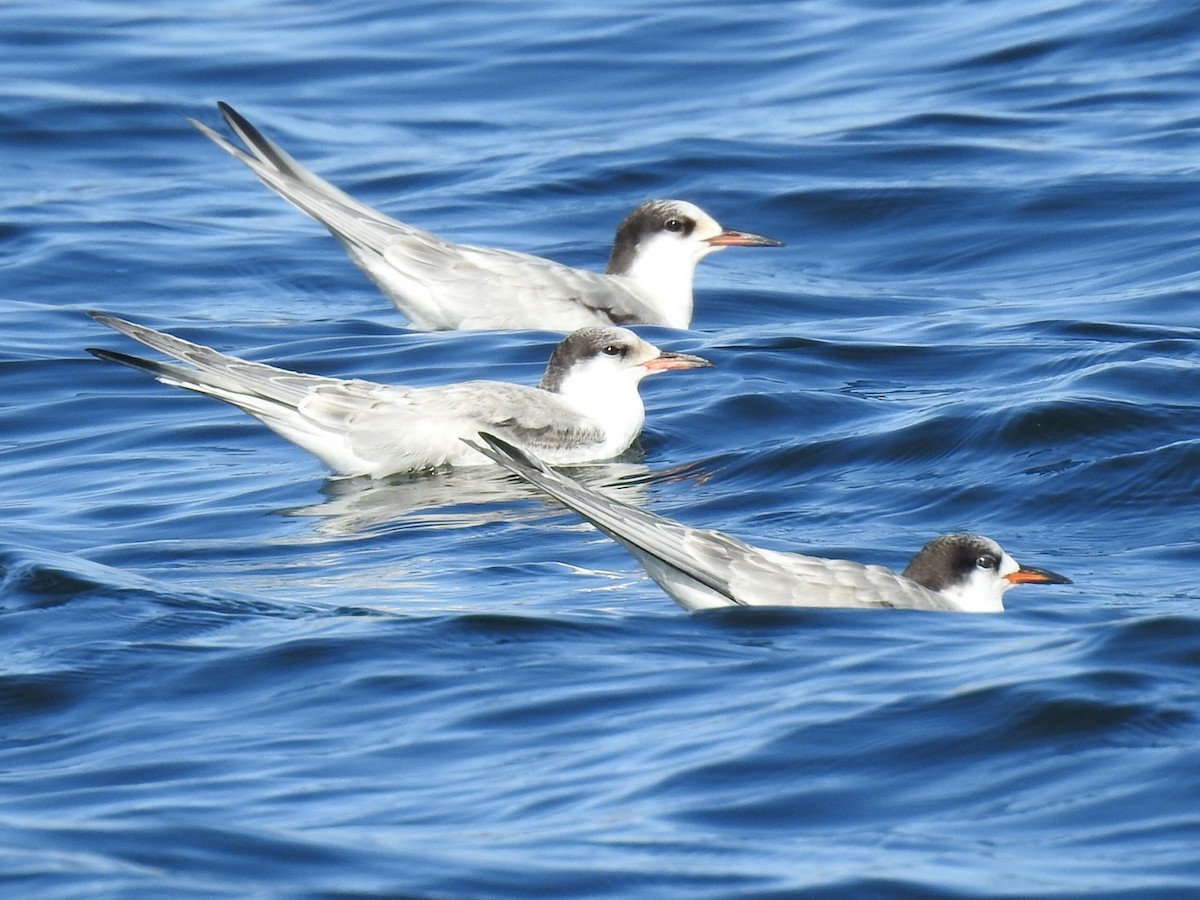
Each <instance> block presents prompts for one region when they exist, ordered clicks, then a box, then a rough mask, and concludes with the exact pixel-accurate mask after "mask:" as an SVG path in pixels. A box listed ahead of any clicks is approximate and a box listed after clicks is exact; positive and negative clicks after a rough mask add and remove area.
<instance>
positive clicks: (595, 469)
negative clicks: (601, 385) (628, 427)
mask: <svg viewBox="0 0 1200 900" xmlns="http://www.w3.org/2000/svg"><path fill="white" fill-rule="evenodd" d="M570 472H571V476H572V477H573V478H575V479H577V480H578V481H580V482H581V483H582V484H585V485H587V486H589V487H593V488H596V489H598V490H601V491H603V492H604V493H606V494H607V495H609V496H611V497H615V498H617V499H619V500H621V501H623V502H625V503H632V504H635V505H642V504H643V503H644V502H645V498H646V495H647V493H648V491H649V489H650V487H651V485H653V484H654V483H656V482H660V481H670V480H675V479H698V478H703V477H705V476H704V473H703V472H702V471H701V470H700V469H698V468H697V467H696V466H695V465H687V466H676V467H673V468H670V469H663V470H659V471H657V472H656V471H652V470H651V469H650V468H649V467H648V466H646V465H645V464H644V463H643V462H641V461H623V460H618V461H614V462H608V463H600V464H596V465H588V466H575V467H572V468H571V469H570ZM321 492H322V493H323V494H325V497H326V499H325V500H323V501H322V502H320V503H315V504H312V505H310V506H303V507H297V508H293V509H285V510H280V514H281V515H285V516H307V517H313V518H315V519H317V520H318V521H317V522H316V524H315V531H316V532H317V534H319V535H321V536H325V537H347V536H356V535H357V536H363V537H366V536H378V535H379V534H381V533H386V532H388V531H399V530H407V529H411V528H413V527H414V526H416V527H422V528H424V527H428V526H435V527H439V528H474V527H477V526H480V525H485V524H488V523H492V522H517V521H536V520H538V519H541V518H544V517H545V515H546V513H547V510H548V509H549V510H554V511H557V510H558V509H561V507H560V506H559V505H558V504H557V503H555V502H554V501H552V500H547V499H546V498H545V497H544V496H543V495H542V494H540V493H538V492H537V491H535V490H534V489H533V488H531V487H530V486H529V485H527V484H525V483H524V482H523V481H520V480H519V479H517V478H516V477H515V476H512V475H509V474H507V473H505V472H502V471H500V470H498V469H496V468H494V467H491V466H488V467H477V468H460V469H450V470H446V471H438V472H428V473H421V474H408V475H396V476H392V477H391V478H388V479H384V480H373V479H368V478H344V479H337V480H333V481H330V482H328V483H327V484H326V485H325V486H324V487H323V488H322V491H321Z"/></svg>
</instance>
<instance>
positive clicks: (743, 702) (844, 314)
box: [0, 0, 1200, 900]
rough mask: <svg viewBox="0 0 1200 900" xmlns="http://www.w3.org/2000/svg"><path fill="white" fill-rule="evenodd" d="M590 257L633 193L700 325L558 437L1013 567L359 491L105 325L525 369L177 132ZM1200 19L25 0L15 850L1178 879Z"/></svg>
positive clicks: (854, 883)
mask: <svg viewBox="0 0 1200 900" xmlns="http://www.w3.org/2000/svg"><path fill="white" fill-rule="evenodd" d="M218 100H223V101H226V102H229V103H231V104H232V105H234V106H235V107H236V108H237V109H239V110H240V111H241V112H243V113H244V114H245V115H246V116H248V117H249V118H250V119H251V121H253V122H255V123H256V124H258V125H259V126H260V127H261V128H262V129H263V130H264V131H266V132H267V133H268V134H269V135H270V136H272V137H273V138H275V139H276V140H277V141H278V142H279V143H280V144H281V145H282V146H284V147H285V148H287V149H288V151H289V152H291V153H292V154H293V155H294V156H296V157H297V158H298V159H300V160H302V161H303V162H305V163H306V164H308V165H310V166H311V167H312V168H313V169H314V170H316V171H317V172H319V173H320V174H322V175H324V176H325V177H327V178H329V179H330V180H332V181H333V182H334V183H336V184H338V185H339V186H341V187H342V188H344V189H345V190H347V191H349V192H350V193H352V194H354V195H355V196H357V197H359V198H361V199H362V200H364V201H366V202H368V203H370V204H372V205H375V206H377V207H379V208H381V209H383V210H385V211H386V212H388V213H389V214H392V215H394V216H397V217H399V218H402V219H405V220H407V221H411V222H413V223H414V224H417V225H419V226H422V227H424V228H427V229H430V230H432V231H435V232H438V233H440V234H443V235H446V236H447V237H450V238H453V239H456V240H461V241H468V242H473V243H478V244H484V245H491V246H501V247H507V248H512V249H517V250H523V251H528V252H533V253H537V254H541V255H545V256H549V257H552V258H555V259H558V260H561V261H563V262H567V263H570V264H573V265H578V266H583V267H592V268H602V267H603V265H604V262H605V260H606V258H607V254H608V249H609V243H610V240H611V235H612V231H613V229H614V227H615V226H616V224H617V222H619V221H620V219H621V218H622V217H623V216H624V215H625V213H626V212H628V211H629V210H630V209H631V208H632V207H633V206H634V205H635V204H637V203H638V202H640V201H642V200H644V199H647V198H649V197H680V198H684V199H688V200H691V201H693V202H695V203H698V204H700V205H701V206H703V207H704V208H705V209H707V210H708V211H709V212H711V213H712V214H713V215H714V216H716V217H717V218H718V219H719V220H720V221H721V223H722V224H723V225H725V226H726V227H731V228H738V229H743V230H749V231H755V232H759V233H762V234H767V235H770V236H772V237H776V238H779V239H781V240H783V241H786V242H787V247H786V248H785V249H782V250H737V249H734V250H729V251H727V252H725V253H722V254H719V255H717V256H715V257H712V258H710V259H709V260H707V261H705V262H704V263H703V264H702V265H701V266H700V268H699V270H698V273H697V313H696V316H695V319H694V322H693V326H692V328H691V329H690V330H687V331H673V330H668V329H663V328H642V329H639V330H640V332H641V333H642V334H643V335H644V336H646V337H647V338H648V339H650V340H652V341H655V342H656V343H658V344H660V345H661V346H664V347H667V348H670V349H677V350H684V351H687V352H694V353H700V354H702V355H704V356H706V357H708V358H710V359H712V360H713V361H714V362H715V363H716V368H714V369H706V370H702V371H695V372H686V373H672V374H670V375H668V376H664V377H660V378H654V379H651V380H649V381H647V382H646V383H645V384H644V386H643V396H644V397H645V399H646V405H647V413H648V416H647V428H646V431H645V433H644V435H643V438H642V440H641V443H640V446H639V447H637V448H635V450H634V451H633V452H631V453H630V454H627V456H626V457H624V458H622V459H621V460H618V461H617V462H614V463H612V464H608V465H597V466H591V467H586V468H585V469H582V470H580V471H579V472H578V474H579V476H580V477H581V478H583V479H584V480H587V481H588V482H589V483H591V484H593V485H595V486H597V487H599V488H600V489H602V490H609V491H612V492H614V493H616V494H618V495H619V496H621V497H623V498H624V499H626V500H629V501H630V502H634V503H638V504H643V505H645V506H646V507H648V508H650V509H653V510H655V511H657V512H660V513H662V514H664V515H667V516H670V517H673V518H676V519H680V520H683V521H685V522H687V523H689V524H692V525H698V526H704V527H711V528H719V529H722V530H724V531H728V532H732V533H733V534H736V535H738V536H740V537H742V538H743V539H746V540H748V541H751V542H753V543H756V544H761V545H766V546H771V547H776V548H784V549H796V550H801V551H804V552H810V553H815V554H819V555H824V556H839V557H846V558H852V559H856V560H860V561H863V562H874V563H883V564H887V565H891V566H895V567H903V566H904V565H905V563H906V561H907V559H908V558H909V556H910V555H911V554H912V553H913V552H914V551H915V550H916V549H917V548H918V547H920V546H921V545H922V544H923V543H924V542H925V541H927V540H928V539H929V538H931V537H933V536H934V535H936V534H939V533H943V532H948V531H959V530H969V531H975V532H979V533H983V534H987V535H990V536H992V537H993V538H995V539H997V540H998V541H1000V542H1001V543H1002V544H1003V545H1004V547H1005V548H1006V549H1007V550H1009V551H1010V552H1011V553H1012V554H1013V555H1014V556H1015V557H1016V558H1017V559H1018V560H1020V561H1021V562H1024V563H1027V564H1031V565H1036V566H1044V567H1048V568H1051V569H1054V570H1056V571H1060V572H1062V573H1064V574H1066V575H1069V576H1070V577H1071V578H1073V579H1074V584H1073V585H1069V586H1063V587H1058V586H1055V587H1040V586H1028V587H1020V588H1018V589H1016V590H1014V591H1012V592H1011V593H1010V594H1009V595H1008V598H1007V600H1008V610H1007V611H1006V612H1005V613H1003V614H1000V615H993V616H971V615H958V614H934V613H912V612H902V611H886V612H883V611H872V612H863V611H820V610H790V611H789V610H772V609H741V610H733V611H727V612H726V611H719V612H715V613H709V614H688V613H686V612H684V611H683V610H682V609H680V608H679V607H677V606H676V605H675V604H674V603H673V602H672V601H671V600H670V598H669V597H667V596H666V595H665V594H664V593H663V592H662V591H660V590H659V589H658V587H657V586H656V585H655V584H654V583H653V582H652V581H650V580H648V579H647V578H646V577H645V575H644V573H643V572H642V571H641V569H640V568H638V566H637V565H636V564H635V563H634V561H633V560H632V559H631V558H630V557H629V556H628V555H626V554H625V553H624V551H622V550H621V549H620V548H619V547H618V546H617V545H616V544H614V543H612V542H611V541H608V540H607V539H605V538H603V537H601V536H600V535H599V534H598V533H597V532H595V531H593V530H592V529H590V528H589V527H587V526H584V525H582V524H581V523H580V522H579V521H578V520H577V519H576V518H574V517H573V516H572V515H570V514H568V513H567V512H566V511H565V510H563V509H561V508H560V507H556V506H555V505H554V504H553V503H550V502H544V501H542V500H541V499H539V498H538V497H537V496H536V495H534V494H533V493H532V491H531V490H529V489H527V488H525V487H524V486H522V485H521V484H519V483H517V482H516V481H513V480H510V479H508V478H506V477H503V476H501V475H499V474H496V473H495V472H491V471H470V472H442V473H435V474H426V475H415V476H407V477H395V478H391V479H389V480H386V481H382V482H371V481H368V480H363V479H334V478H331V477H330V476H329V474H328V472H326V471H325V470H324V469H323V468H322V466H321V464H320V463H319V462H317V461H316V460H315V459H313V458H312V457H310V456H309V455H307V454H306V453H305V452H304V451H302V450H300V449H298V448H296V447H294V446H293V445H291V444H289V443H287V442H286V441H284V440H282V439H280V438H278V437H277V436H275V435H274V434H272V433H271V432H269V431H267V430H266V429H265V428H263V427H262V426H261V425H260V424H259V423H258V422H256V421H255V420H253V419H251V418H249V417H248V416H245V415H243V414H242V413H240V412H239V411H237V410H236V409H233V408H232V407H227V406H225V405H223V404H220V403H216V402H213V401H211V400H208V399H205V398H201V397H197V396H194V395H191V394H188V393H186V392H184V391H180V390H177V389H174V388H170V387H166V386H163V385H160V384H158V383H156V382H154V381H153V380H152V379H150V378H148V377H146V376H145V375H144V374H142V373H138V372H134V371H131V370H129V369H126V368H123V367H120V366H115V365H111V364H109V363H105V362H102V361H100V360H97V359H94V358H92V357H91V356H89V355H88V354H87V352H86V349H85V348H87V347H97V346H98V347H106V348H109V349H114V350H120V351H125V352H138V350H139V348H137V347H136V346H135V345H133V344H132V342H130V341H128V340H127V339H125V338H123V337H121V336H120V335H118V334H116V333H114V332H111V331H109V330H107V329H105V328H103V327H102V326H100V325H99V324H98V323H96V322H94V321H92V320H91V319H89V318H88V317H87V316H86V315H85V311H87V310H90V309H99V310H103V311H106V312H110V313H114V314H118V315H122V316H125V317H128V318H131V319H134V320H136V321H139V322H143V323H145V324H148V325H150V326H152V327H155V328H160V329H163V330H166V331H170V332H172V333H176V334H179V335H181V336H183V337H186V338H189V339H191V340H196V341H199V342H201V343H204V344H208V345H211V346H214V347H217V348H218V349H220V350H223V351H227V352H231V353H234V354H237V355H240V356H244V357H247V358H251V359H255V360H262V361H268V362H271V363H273V364H276V365H279V366H283V367H286V368H291V369H295V370H299V371H305V372H317V373H322V374H329V375H338V376H347V377H356V378H366V379H372V380H377V381H386V382H394V383H404V384H438V383H442V382H449V381H456V380H463V379H469V378H476V377H481V376H490V377H496V378H501V379H505V380H512V381H520V382H524V383H530V384H532V383H536V381H537V380H538V378H539V377H540V374H541V370H542V368H543V366H544V364H545V361H546V359H547V358H548V356H549V353H550V350H551V348H552V347H553V346H554V344H555V343H556V342H557V341H558V340H559V338H560V337H561V336H560V335H557V334H554V333H551V332H537V331H528V332H513V331H509V332H495V333H464V334H455V333H439V334H423V333H418V332H415V331H412V330H410V329H408V328H407V327H406V322H405V320H404V319H403V318H402V317H401V316H400V315H399V314H398V313H397V312H396V311H395V310H394V309H393V308H392V306H391V305H390V304H389V303H388V302H387V300H386V299H384V297H383V296H382V295H381V294H380V293H379V292H378V291H377V290H376V289H375V288H374V286H373V285H372V284H370V283H369V282H368V281H367V280H366V278H364V277H363V276H362V275H361V273H359V272H358V270H357V269H355V268H354V267H353V266H352V265H351V264H350V262H349V261H348V259H347V258H346V257H345V255H344V253H343V252H342V250H341V248H340V247H339V246H338V245H337V244H336V242H334V241H333V240H332V239H330V237H329V236H328V234H327V233H326V232H325V231H324V230H323V229H322V228H320V227H319V226H318V225H316V224H315V223H314V222H312V221H310V220H308V219H306V218H305V217H304V216H302V215H301V214H300V213H298V212H296V211H295V210H294V209H292V208H291V207H289V206H288V205H287V204H285V203H284V202H283V201H281V200H280V199H279V198H278V197H276V196H274V195H273V194H272V193H271V192H269V191H268V190H267V189H265V188H264V187H262V186H261V185H260V184H259V183H258V182H257V181H256V180H255V179H254V178H253V176H252V175H251V174H250V173H249V172H248V171H247V170H246V169H245V168H244V167H242V166H241V165H240V164H239V163H237V162H236V161H235V160H233V159H231V158H230V157H228V156H226V155H225V154H223V153H221V152H220V151H219V150H218V149H217V148H216V147H214V146H213V145H212V144H211V143H210V142H209V141H207V140H205V139H204V138H203V137H202V136H201V135H200V134H198V133H197V132H196V130H195V129H194V128H192V126H191V125H190V124H189V123H188V122H187V117H189V116H191V117H195V118H197V119H199V120H201V121H203V122H206V123H208V124H210V125H213V126H218V125H219V124H220V117H219V114H218V112H217V110H216V106H215V104H216V101H218ZM1198 226H1200V12H1198V11H1197V8H1196V7H1195V5H1194V4H1189V3H1179V2H1177V0H1135V2H1127V3H1108V2H1095V0H983V2H966V0H962V2H945V0H938V2H933V0H918V2H909V3H883V2H871V0H812V2H742V3H728V2H715V0H708V2H682V3H653V4H651V3H634V2H630V0H614V2H607V3H602V4H597V3H592V2H579V0H567V2H564V0H527V2H523V3H519V4H518V3H507V2H500V0H490V2H489V0H468V2H455V3H448V2H419V0H416V2H404V3H396V2H382V0H331V2H320V3H317V2H301V0H268V2H249V0H197V2H193V3H189V4H173V3H161V4H154V3H122V2H84V0H60V2H57V3H54V4H46V3H40V2H39V3H34V2H23V0H16V2H11V0H10V2H8V3H3V4H0V387H2V394H0V479H2V483H3V491H2V494H0V506H2V509H3V515H2V516H0V579H2V580H0V894H2V895H3V896H4V897H6V898H7V897H12V898H26V897H28V898H61V900H85V898H283V897H302V898H376V897H379V898H382V897H414V898H416V897H421V898H530V897H556V898H557V897H572V898H624V897H638V898H641V897H664V898H665V897H687V898H726V897H762V898H784V897H788V898H792V897H804V898H808V897H812V898H825V897H832V898H860V897H861V898H925V897H932V898H943V900H944V898H1079V897H1086V898H1130V897H1133V898H1142V897H1150V898H1180V897H1195V896H1200V239H1198V234H1200V227H1198Z"/></svg>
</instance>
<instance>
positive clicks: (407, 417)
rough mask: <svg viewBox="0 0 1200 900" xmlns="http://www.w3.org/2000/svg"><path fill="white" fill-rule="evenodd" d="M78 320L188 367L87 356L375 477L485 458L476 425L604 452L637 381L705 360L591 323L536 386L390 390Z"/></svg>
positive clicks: (561, 451) (337, 468)
mask: <svg viewBox="0 0 1200 900" xmlns="http://www.w3.org/2000/svg"><path fill="white" fill-rule="evenodd" d="M89 315H90V316H92V318H94V319H95V320H96V321H97V322H100V323H101V324H103V325H107V326H108V327H110V328H113V329H115V330H117V331H119V332H121V333H122V334H125V335H127V336H129V337H131V338H133V339H134V340H136V341H140V342H141V343H143V344H145V345H146V346H148V347H152V348H153V349H155V350H158V351H159V352H161V353H164V354H166V355H167V356H172V357H174V358H175V359H177V360H180V361H181V362H184V363H187V364H188V365H189V366H190V368H185V367H183V366H177V365H172V364H169V363H161V362H154V361H152V360H147V359H141V358H139V357H136V356H128V355H126V354H124V353H117V352H114V351H112V350H101V349H96V348H88V352H89V353H91V354H92V355H94V356H97V357H99V358H100V359H105V360H109V361H111V362H117V363H122V364H124V365H127V366H131V367H133V368H135V369H142V370H144V371H146V372H149V373H150V374H151V375H153V376H154V377H155V378H156V379H158V380H159V381H161V382H162V383H163V384H170V385H175V386H176V387H181V388H185V389H187V390H189V391H195V392H196V393H199V394H205V395H207V396H209V397H214V398H216V399H217V400H223V401H225V402H226V403H231V404H233V405H234V406H236V407H238V408H239V409H241V410H243V411H244V412H247V413H249V414H250V415H252V416H254V417H255V418H256V419H258V420H259V421H261V422H262V423H263V424H265V425H266V426H267V427H268V428H270V429H271V430H272V431H274V432H276V433H277V434H279V435H281V436H283V437H285V438H287V439H288V440H289V441H291V442H292V443H294V444H298V445H299V446H300V447H303V448H304V449H305V450H307V451H308V452H309V453H312V454H313V455H314V456H316V457H318V458H319V459H320V460H321V461H322V462H324V463H325V464H326V465H327V466H329V468H330V469H332V470H333V471H334V472H335V473H337V474H339V475H369V476H372V477H375V478H381V477H383V476H385V475H390V474H393V473H396V472H406V471H416V470H421V469H432V468H436V467H441V466H448V465H453V466H462V465H481V464H482V465H486V464H489V463H490V460H489V459H488V458H487V457H486V456H484V455H481V454H479V453H477V452H476V451H475V450H473V449H471V448H470V447H468V446H467V445H466V444H465V443H464V442H463V440H461V439H462V438H465V437H468V436H470V437H473V436H475V435H476V434H477V433H478V432H479V431H481V430H484V431H491V432H495V433H498V434H503V435H504V436H505V437H507V438H508V439H510V440H513V441H519V442H520V443H521V444H522V445H523V446H527V447H531V448H536V450H537V452H538V453H540V454H544V455H545V457H546V458H547V459H551V460H554V461H555V463H556V464H558V465H573V464H577V463H583V462H592V461H596V460H603V459H611V458H613V457H615V456H619V455H620V454H621V453H623V452H624V451H625V450H626V449H628V447H629V446H630V444H632V443H633V441H634V440H635V439H636V438H637V436H638V434H639V433H640V432H641V430H642V425H643V423H644V421H645V408H644V406H643V405H642V398H641V395H640V394H639V393H638V384H639V382H641V380H642V379H643V378H645V377H646V376H647V375H652V374H654V373H657V372H666V371H670V370H672V369H694V368H699V367H702V366H711V365H712V363H710V362H709V361H708V360H705V359H701V358H700V357H698V356H691V355H689V354H686V353H672V352H669V351H665V350H659V349H658V348H657V347H655V346H654V345H653V344H650V343H647V342H646V341H644V340H642V339H641V338H639V337H638V336H637V335H635V334H634V333H633V332H631V331H629V330H628V329H625V328H617V327H615V326H611V325H610V326H606V327H605V326H593V327H590V328H583V329H579V330H577V331H574V332H572V333H571V334H570V335H568V336H567V337H566V338H565V339H564V340H563V341H562V342H561V343H560V344H559V345H558V346H557V347H556V348H555V350H554V352H553V354H552V355H551V357H550V362H549V364H548V365H547V366H546V371H545V374H544V375H543V376H542V380H541V383H540V384H539V385H538V386H537V387H528V386H525V385H520V384H509V383H507V382H500V381H466V382H461V383H458V384H447V385H441V386H436V387H402V386H393V385H384V384H375V383H372V382H370V381H361V380H357V379H355V380H346V379H341V378H327V377H324V376H320V375H303V374H299V373H296V372H290V371H288V370H286V369H278V368H276V367H274V366H269V365H266V364H264V363H256V362H247V361H246V360H242V359H238V358H237V357H233V356H227V355H225V354H223V353H218V352H217V351H216V350H213V349H211V348H209V347H203V346H201V345H199V344H193V343H191V342H190V341H185V340H183V339H181V338H178V337H174V336H173V335H169V334H164V333H162V332H160V331H155V330H154V329H152V328H147V327H146V326H144V325H138V324H136V323H134V322H129V321H126V320H124V319H118V318H116V317H115V316H109V315H104V314H103V313H96V312H93V313H89Z"/></svg>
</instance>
